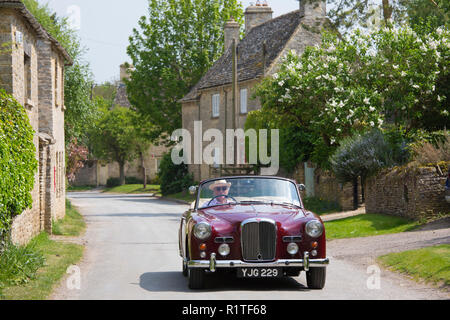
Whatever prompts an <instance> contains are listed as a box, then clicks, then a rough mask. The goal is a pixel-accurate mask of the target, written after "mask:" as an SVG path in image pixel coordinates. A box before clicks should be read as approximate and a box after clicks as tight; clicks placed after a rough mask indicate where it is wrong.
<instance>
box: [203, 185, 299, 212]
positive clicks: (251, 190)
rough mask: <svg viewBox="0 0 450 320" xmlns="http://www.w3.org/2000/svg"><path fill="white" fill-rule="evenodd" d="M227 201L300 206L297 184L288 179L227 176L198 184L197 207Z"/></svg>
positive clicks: (225, 202) (215, 204)
mask: <svg viewBox="0 0 450 320" xmlns="http://www.w3.org/2000/svg"><path fill="white" fill-rule="evenodd" d="M229 203H252V204H258V203H261V204H264V203H270V204H273V203H280V204H291V205H295V206H300V199H299V196H298V193H297V186H296V185H295V184H294V183H293V182H291V181H288V180H283V179H271V178H229V179H218V180H213V181H209V182H207V183H204V184H202V185H201V186H200V190H199V205H198V207H199V208H205V207H210V206H217V205H223V204H229Z"/></svg>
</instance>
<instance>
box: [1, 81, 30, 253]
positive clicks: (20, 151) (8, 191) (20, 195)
mask: <svg viewBox="0 0 450 320" xmlns="http://www.w3.org/2000/svg"><path fill="white" fill-rule="evenodd" d="M33 136H34V130H33V128H32V127H31V125H30V121H29V119H28V115H27V113H26V111H25V109H24V107H23V106H21V105H20V104H19V103H18V102H17V101H16V100H15V99H14V98H13V97H12V96H11V95H9V94H7V93H6V92H5V91H4V90H3V89H0V249H1V247H2V246H1V243H2V242H3V241H4V240H6V238H7V236H8V234H9V231H10V227H11V220H12V218H13V217H14V216H16V215H20V214H21V213H22V212H23V211H24V210H25V209H27V208H30V207H31V204H32V198H31V193H30V192H31V190H32V189H33V186H34V175H35V172H36V169H37V166H38V163H37V160H36V147H35V145H34V143H33Z"/></svg>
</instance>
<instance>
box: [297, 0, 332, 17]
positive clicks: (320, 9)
mask: <svg viewBox="0 0 450 320" xmlns="http://www.w3.org/2000/svg"><path fill="white" fill-rule="evenodd" d="M299 2H300V16H304V17H305V18H313V19H315V18H323V17H325V16H326V15H327V5H326V2H325V0H299Z"/></svg>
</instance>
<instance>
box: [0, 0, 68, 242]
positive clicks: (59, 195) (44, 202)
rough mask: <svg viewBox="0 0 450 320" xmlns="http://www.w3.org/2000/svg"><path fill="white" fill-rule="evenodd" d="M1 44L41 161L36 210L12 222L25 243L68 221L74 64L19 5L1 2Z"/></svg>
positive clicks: (3, 76)
mask: <svg viewBox="0 0 450 320" xmlns="http://www.w3.org/2000/svg"><path fill="white" fill-rule="evenodd" d="M0 45H6V48H9V49H10V50H7V51H6V52H5V53H3V54H2V55H0V87H2V88H4V89H5V90H6V91H7V92H8V93H10V94H12V95H13V96H14V98H15V99H16V100H17V101H18V102H19V103H20V104H22V105H23V106H24V107H25V109H26V110H27V113H28V116H29V118H30V123H31V125H32V127H33V129H34V130H35V135H34V143H35V145H36V159H38V160H39V168H38V171H37V172H36V177H35V186H34V189H33V191H32V198H33V205H32V208H31V209H29V210H26V211H25V212H24V213H23V214H22V215H20V216H18V217H16V218H15V219H14V221H13V227H12V240H13V242H15V243H19V244H25V243H27V242H28V241H29V240H30V239H31V238H32V237H33V236H34V235H36V234H38V233H39V232H40V231H42V230H45V231H47V232H49V233H51V231H52V221H53V220H58V219H61V218H63V217H64V216H65V160H64V159H65V144H64V111H65V106H64V68H65V66H67V65H71V64H72V60H71V58H70V56H69V55H68V53H67V51H66V50H65V49H64V48H63V47H62V46H61V45H60V44H59V43H58V41H56V40H55V39H54V38H53V37H52V36H50V35H49V34H48V33H47V31H45V29H44V28H43V27H42V26H41V25H40V24H39V23H38V21H37V20H36V19H35V18H34V17H33V15H32V14H31V13H30V12H29V11H28V10H27V9H26V7H25V5H24V4H23V3H22V2H21V1H19V0H0Z"/></svg>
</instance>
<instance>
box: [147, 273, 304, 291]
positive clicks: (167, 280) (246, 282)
mask: <svg viewBox="0 0 450 320" xmlns="http://www.w3.org/2000/svg"><path fill="white" fill-rule="evenodd" d="M205 283H206V285H205V289H203V290H191V289H189V288H188V280H187V278H186V277H184V276H183V275H182V274H181V272H174V271H172V272H147V273H144V274H142V275H141V276H140V281H139V285H140V286H141V288H143V289H145V290H147V291H152V292H153V291H156V292H158V291H163V292H166V291H174V292H190V293H193V292H199V293H202V292H220V291H233V290H236V291H309V289H308V288H307V287H305V286H304V285H302V284H301V283H298V282H297V281H296V280H295V279H293V278H288V277H284V278H279V279H239V278H237V277H236V276H235V275H234V274H228V273H215V274H207V275H206V279H205Z"/></svg>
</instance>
